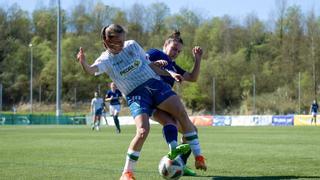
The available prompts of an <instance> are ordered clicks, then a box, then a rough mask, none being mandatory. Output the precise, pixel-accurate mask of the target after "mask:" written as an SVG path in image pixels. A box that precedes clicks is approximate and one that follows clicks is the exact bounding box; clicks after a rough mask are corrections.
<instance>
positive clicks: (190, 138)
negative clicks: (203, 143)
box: [185, 135, 198, 141]
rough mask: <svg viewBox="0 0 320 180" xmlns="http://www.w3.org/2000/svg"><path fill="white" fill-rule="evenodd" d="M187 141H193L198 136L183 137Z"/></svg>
mask: <svg viewBox="0 0 320 180" xmlns="http://www.w3.org/2000/svg"><path fill="white" fill-rule="evenodd" d="M185 138H186V140H187V141H192V140H195V139H198V135H193V136H188V137H185Z"/></svg>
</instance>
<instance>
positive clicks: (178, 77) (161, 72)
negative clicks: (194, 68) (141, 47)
mask: <svg viewBox="0 0 320 180" xmlns="http://www.w3.org/2000/svg"><path fill="white" fill-rule="evenodd" d="M149 66H150V67H151V69H152V70H153V71H154V72H155V73H157V74H158V75H160V76H171V77H172V78H174V79H175V80H176V81H178V82H181V81H183V77H182V76H181V75H180V74H177V73H175V72H173V71H169V70H163V69H161V68H159V67H158V66H156V65H155V64H154V63H150V64H149Z"/></svg>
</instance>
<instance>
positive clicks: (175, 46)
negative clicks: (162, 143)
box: [146, 31, 203, 176]
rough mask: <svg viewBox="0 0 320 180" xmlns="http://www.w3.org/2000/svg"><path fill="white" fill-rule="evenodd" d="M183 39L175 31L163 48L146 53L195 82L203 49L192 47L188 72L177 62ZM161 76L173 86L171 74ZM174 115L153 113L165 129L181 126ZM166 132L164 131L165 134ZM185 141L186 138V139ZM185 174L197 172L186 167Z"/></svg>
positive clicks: (185, 156)
mask: <svg viewBox="0 0 320 180" xmlns="http://www.w3.org/2000/svg"><path fill="white" fill-rule="evenodd" d="M182 46H183V40H182V38H181V37H180V32H179V31H175V32H174V33H173V34H172V35H170V36H169V38H168V39H167V40H166V41H165V43H164V45H163V50H162V51H161V50H158V49H150V50H148V51H147V52H146V53H147V55H148V56H149V60H150V61H152V62H154V63H156V64H158V65H160V66H161V67H162V68H163V69H166V70H169V71H173V72H175V73H178V74H180V75H182V76H183V79H184V80H185V81H190V82H195V81H196V80H197V79H198V76H199V72H200V62H201V57H202V53H203V52H202V49H201V48H200V47H199V46H196V47H194V48H193V49H192V54H193V57H194V66H193V69H192V70H191V72H187V71H186V70H184V69H182V68H181V67H180V66H179V65H177V64H176V62H175V59H176V58H177V57H178V55H179V54H180V52H181V50H182ZM161 78H162V79H163V80H164V81H165V82H166V83H168V84H169V85H170V86H171V87H173V85H174V82H175V80H174V79H173V78H171V77H169V76H161ZM172 118H173V117H172V116H169V115H168V113H166V112H164V111H162V110H157V111H156V112H154V114H153V119H154V120H156V121H158V122H159V123H160V124H162V125H164V130H166V127H168V126H173V125H176V126H178V127H179V126H180V125H179V124H177V123H176V121H175V120H174V119H172ZM165 135H166V133H164V136H165ZM184 143H185V139H184ZM190 154H191V151H189V152H188V153H185V154H182V155H181V158H182V160H183V161H184V163H185V164H186V163H187V159H188V157H189V156H190ZM184 175H186V176H195V175H196V173H195V172H194V171H193V170H192V169H190V168H189V167H187V166H185V167H184Z"/></svg>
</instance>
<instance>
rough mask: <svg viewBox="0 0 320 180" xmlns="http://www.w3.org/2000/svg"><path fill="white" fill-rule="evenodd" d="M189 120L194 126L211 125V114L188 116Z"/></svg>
mask: <svg viewBox="0 0 320 180" xmlns="http://www.w3.org/2000/svg"><path fill="white" fill-rule="evenodd" d="M190 120H191V121H192V123H193V124H194V125H196V126H212V116H211V115H204V116H190Z"/></svg>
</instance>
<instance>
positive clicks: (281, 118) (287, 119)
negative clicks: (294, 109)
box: [272, 115, 294, 126]
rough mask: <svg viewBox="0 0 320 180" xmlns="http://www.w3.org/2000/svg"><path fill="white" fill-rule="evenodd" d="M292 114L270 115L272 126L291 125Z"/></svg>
mask: <svg viewBox="0 0 320 180" xmlns="http://www.w3.org/2000/svg"><path fill="white" fill-rule="evenodd" d="M293 120H294V115H276V116H272V126H292V125H293Z"/></svg>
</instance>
